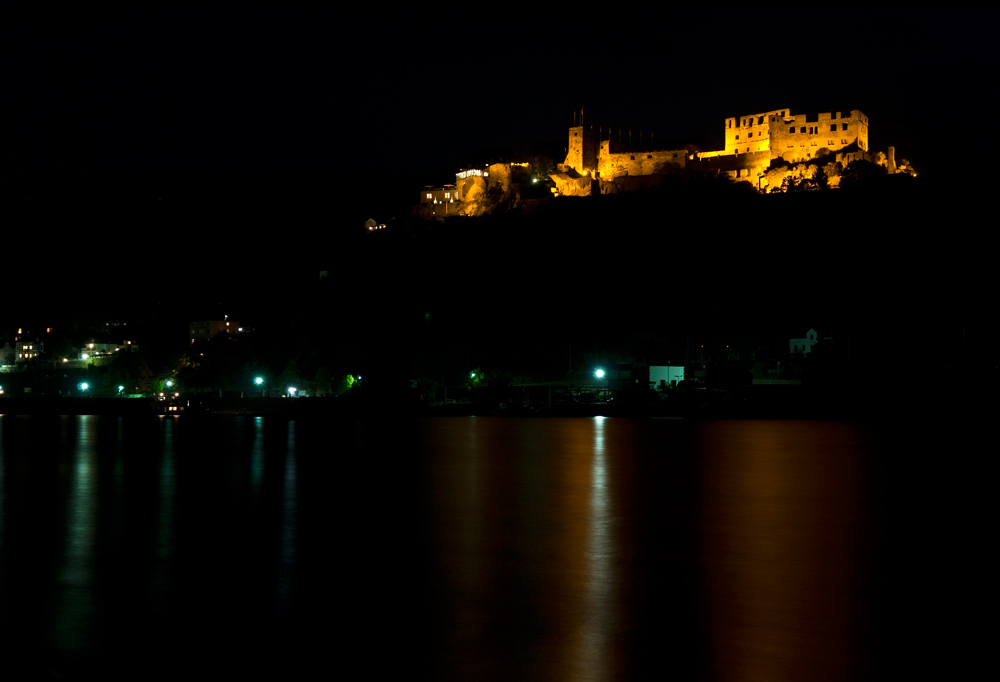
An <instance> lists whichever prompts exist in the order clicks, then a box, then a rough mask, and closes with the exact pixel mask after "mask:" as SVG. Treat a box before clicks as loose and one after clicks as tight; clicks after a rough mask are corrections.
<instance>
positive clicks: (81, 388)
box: [80, 381, 90, 392]
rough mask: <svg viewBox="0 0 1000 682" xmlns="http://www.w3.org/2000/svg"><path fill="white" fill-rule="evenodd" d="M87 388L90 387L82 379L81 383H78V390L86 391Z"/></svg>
mask: <svg viewBox="0 0 1000 682" xmlns="http://www.w3.org/2000/svg"><path fill="white" fill-rule="evenodd" d="M88 388H90V384H88V383H87V382H86V381H84V382H83V383H82V384H80V391H81V392H82V391H86V390H87V389H88Z"/></svg>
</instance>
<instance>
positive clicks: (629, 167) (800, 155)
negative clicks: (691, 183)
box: [564, 108, 870, 184]
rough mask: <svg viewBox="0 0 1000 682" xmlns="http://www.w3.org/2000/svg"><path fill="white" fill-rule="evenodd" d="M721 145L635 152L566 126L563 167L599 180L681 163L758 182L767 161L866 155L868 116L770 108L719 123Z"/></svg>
mask: <svg viewBox="0 0 1000 682" xmlns="http://www.w3.org/2000/svg"><path fill="white" fill-rule="evenodd" d="M723 128H724V131H725V148H724V149H720V150H716V151H707V152H698V153H697V154H696V155H695V154H690V153H688V152H687V151H686V150H683V149H673V150H652V151H638V150H633V149H629V148H628V147H627V146H625V145H622V144H621V143H620V142H617V141H615V140H611V139H608V140H600V139H598V137H597V133H595V131H594V129H593V128H592V127H590V128H586V127H584V126H574V127H572V128H570V129H569V145H568V146H567V153H566V161H565V163H564V166H565V169H566V170H567V171H570V170H572V171H575V172H576V173H577V174H579V175H590V176H591V177H596V178H599V179H601V180H603V181H613V180H614V179H615V178H619V177H624V176H629V177H632V176H646V175H656V174H661V173H666V172H669V171H672V170H679V169H683V168H697V169H701V170H707V171H716V172H725V173H726V174H728V175H729V176H731V177H733V178H734V179H738V180H747V181H750V182H754V183H755V184H759V183H758V180H757V179H758V178H760V177H761V176H763V175H764V174H765V172H766V171H767V169H768V168H769V167H770V165H771V162H773V161H775V160H778V159H782V160H784V161H786V162H789V163H798V162H801V161H809V160H812V159H816V158H819V157H822V156H826V155H828V154H831V153H835V154H836V160H837V161H839V162H841V163H842V164H843V165H847V164H848V163H850V162H851V161H855V160H858V159H867V158H869V157H870V150H869V146H868V117H867V116H865V114H864V113H863V112H862V111H860V110H858V109H852V110H851V111H830V112H820V113H817V114H792V112H791V110H789V109H787V108H786V109H772V110H769V111H764V112H760V113H755V114H748V115H745V116H734V117H731V118H727V119H725V120H724V122H723Z"/></svg>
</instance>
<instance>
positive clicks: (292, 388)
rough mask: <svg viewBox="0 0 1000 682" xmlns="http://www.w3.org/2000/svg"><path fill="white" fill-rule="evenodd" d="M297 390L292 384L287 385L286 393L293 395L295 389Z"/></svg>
mask: <svg viewBox="0 0 1000 682" xmlns="http://www.w3.org/2000/svg"><path fill="white" fill-rule="evenodd" d="M297 390H299V389H297V388H295V387H294V386H289V387H288V395H295V391H297Z"/></svg>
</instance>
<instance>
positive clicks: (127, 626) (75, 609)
mask: <svg viewBox="0 0 1000 682" xmlns="http://www.w3.org/2000/svg"><path fill="white" fill-rule="evenodd" d="M915 429H918V431H917V432H915ZM975 442H977V441H974V440H972V439H971V438H964V439H963V438H962V437H960V436H955V435H954V434H952V433H951V432H949V431H947V430H945V429H939V430H937V431H935V432H931V431H930V430H928V429H927V428H926V424H924V425H918V424H916V423H914V424H901V423H900V424H892V425H880V426H873V425H870V424H869V425H861V424H852V423H837V422H820V421H783V420H759V421H753V420H747V421H739V420H718V421H710V420H687V419H612V418H602V417H596V418H581V419H537V418H536V419H508V418H495V417H463V418H436V419H423V420H420V419H415V420H385V421H384V422H379V421H377V420H372V421H367V422H365V423H364V424H360V423H357V422H353V421H343V422H338V421H332V422H331V421H323V420H313V419H309V420H303V419H299V420H295V421H288V420H284V419H280V418H271V417H217V418H209V417H205V418H197V417H190V416H187V417H185V416H182V417H149V418H132V417H127V418H119V417H106V416H64V417H40V416H13V415H0V647H2V652H3V659H2V663H0V672H3V673H4V679H20V678H27V679H113V678H121V679H157V678H164V679H167V678H176V676H177V675H192V674H211V675H217V676H221V677H226V678H228V677H233V678H235V677H238V676H240V675H244V676H245V675H252V676H256V675H257V674H262V673H264V672H267V673H268V674H271V675H274V676H275V679H298V678H299V677H302V676H304V675H305V674H308V673H312V674H321V675H325V676H333V675H348V674H349V675H350V676H351V677H354V676H355V675H357V674H359V673H358V671H362V672H361V674H363V675H364V676H365V677H377V678H386V677H388V676H392V677H397V676H398V677H403V676H405V677H407V678H410V679H412V678H417V679H435V680H628V679H650V678H653V677H656V678H670V679H681V680H747V681H750V680H801V679H809V680H846V679H852V680H853V679H865V680H868V679H871V680H875V679H890V678H891V679H898V678H900V677H904V676H910V675H917V674H920V675H925V674H928V673H929V672H930V671H938V672H940V673H941V674H942V675H945V674H947V675H949V676H954V675H956V674H961V673H962V671H963V670H965V669H966V668H968V669H969V670H971V669H972V661H974V660H976V658H977V652H978V651H980V650H982V651H985V650H986V647H987V640H986V639H985V636H986V634H985V631H984V630H982V629H980V627H979V626H978V625H976V622H977V620H978V619H977V618H976V617H974V615H975V614H976V613H977V612H978V610H979V609H980V608H982V603H983V601H984V595H983V594H982V593H981V592H980V591H979V577H980V576H981V574H982V570H983V569H982V566H984V565H985V564H984V563H983V561H984V559H983V558H982V557H983V556H984V552H983V550H981V549H980V547H982V546H986V544H987V543H988V542H989V540H990V537H989V535H988V534H984V533H983V531H982V528H983V518H984V516H985V514H986V511H987V510H988V509H990V508H991V503H989V502H987V501H984V499H985V498H982V497H981V496H980V492H981V491H982V488H983V486H982V480H983V478H982V476H981V475H980V474H977V471H976V467H977V466H978V465H977V464H976V463H977V462H978V461H979V460H978V459H977V458H976V456H975V454H974V453H973V452H972V450H973V449H974V448H975V447H976V446H975ZM980 457H981V453H980ZM989 499H991V498H989Z"/></svg>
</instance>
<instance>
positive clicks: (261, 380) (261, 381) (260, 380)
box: [253, 377, 264, 386]
mask: <svg viewBox="0 0 1000 682" xmlns="http://www.w3.org/2000/svg"><path fill="white" fill-rule="evenodd" d="M253 382H254V383H255V384H257V385H258V386H260V385H261V384H262V383H264V378H263V377H257V378H256V379H254V380H253Z"/></svg>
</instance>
